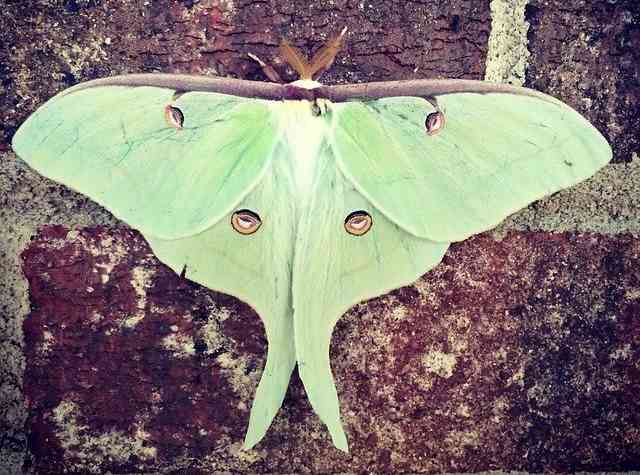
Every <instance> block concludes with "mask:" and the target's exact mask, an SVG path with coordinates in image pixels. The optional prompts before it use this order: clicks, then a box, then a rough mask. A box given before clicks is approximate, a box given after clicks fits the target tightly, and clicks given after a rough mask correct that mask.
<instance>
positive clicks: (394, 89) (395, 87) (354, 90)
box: [314, 79, 561, 104]
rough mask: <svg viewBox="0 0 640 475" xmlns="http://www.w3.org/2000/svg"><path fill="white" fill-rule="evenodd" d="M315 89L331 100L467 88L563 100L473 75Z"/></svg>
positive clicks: (421, 94)
mask: <svg viewBox="0 0 640 475" xmlns="http://www.w3.org/2000/svg"><path fill="white" fill-rule="evenodd" d="M314 92H315V95H316V97H317V98H318V97H322V98H325V99H328V100H330V101H331V102H345V101H354V100H363V101H366V100H372V99H380V98H383V97H401V96H412V97H425V98H427V97H437V96H442V95H445V94H456V93H465V92H467V93H478V94H489V93H498V94H516V95H519V96H530V97H537V98H538V99H543V100H546V101H549V102H553V103H558V104H561V103H560V101H558V100H557V99H555V98H554V97H551V96H549V95H547V94H544V93H542V92H539V91H536V90H534V89H528V88H526V87H519V86H512V85H510V84H500V83H495V82H488V81H476V80H472V79H411V80H406V81H380V82H368V83H361V84H343V85H336V86H321V87H319V88H318V89H315V90H314Z"/></svg>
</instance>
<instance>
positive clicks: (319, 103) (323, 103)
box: [311, 97, 331, 117]
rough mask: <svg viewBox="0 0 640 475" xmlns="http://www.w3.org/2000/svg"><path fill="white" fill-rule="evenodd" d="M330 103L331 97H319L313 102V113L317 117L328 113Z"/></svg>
mask: <svg viewBox="0 0 640 475" xmlns="http://www.w3.org/2000/svg"><path fill="white" fill-rule="evenodd" d="M330 103H331V101H330V100H329V99H324V98H322V97H318V98H317V99H315V100H314V101H313V103H312V104H311V113H312V114H313V115H314V116H316V117H318V116H320V115H325V114H327V113H328V112H329V104H330Z"/></svg>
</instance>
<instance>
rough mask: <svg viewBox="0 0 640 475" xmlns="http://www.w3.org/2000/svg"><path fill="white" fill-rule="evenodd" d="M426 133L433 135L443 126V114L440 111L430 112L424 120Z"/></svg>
mask: <svg viewBox="0 0 640 475" xmlns="http://www.w3.org/2000/svg"><path fill="white" fill-rule="evenodd" d="M424 127H425V129H426V131H427V135H435V134H437V133H438V132H440V131H441V130H442V129H443V128H444V114H443V113H442V112H440V111H437V112H432V113H431V114H429V115H428V116H427V118H426V119H425V121H424Z"/></svg>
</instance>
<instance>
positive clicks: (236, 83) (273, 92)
mask: <svg viewBox="0 0 640 475" xmlns="http://www.w3.org/2000/svg"><path fill="white" fill-rule="evenodd" d="M101 86H128V87H141V86H153V87H165V88H167V89H173V90H175V91H181V92H190V91H202V92H217V93H220V94H230V95H234V96H239V97H250V98H257V99H271V100H287V99H289V100H302V99H306V100H310V101H312V100H314V99H320V98H321V99H328V100H330V101H332V102H346V101H366V100H373V99H380V98H382V97H399V96H413V97H436V96H441V95H444V94H455V93H464V92H472V93H480V94H487V93H503V94H517V95H521V96H530V97H537V98H539V99H543V100H546V101H549V102H555V103H558V104H560V101H558V100H557V99H555V98H553V97H551V96H548V95H547V94H544V93H542V92H539V91H536V90H533V89H528V88H525V87H518V86H511V85H508V84H499V83H493V82H487V81H475V80H471V79H412V80H407V81H381V82H369V83H359V84H343V85H335V86H324V85H323V86H320V87H318V88H315V89H304V88H301V87H297V86H294V85H293V84H278V83H273V82H261V81H247V80H244V79H232V78H218V77H210V76H193V75H187V74H164V73H147V74H127V75H122V76H112V77H108V78H102V79H94V80H92V81H87V82H83V83H80V84H77V85H75V86H73V87H71V88H69V89H67V90H65V91H64V92H62V93H61V95H67V94H72V93H74V92H77V91H81V90H83V89H88V88H91V87H101Z"/></svg>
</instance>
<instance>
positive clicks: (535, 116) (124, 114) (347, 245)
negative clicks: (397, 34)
mask: <svg viewBox="0 0 640 475" xmlns="http://www.w3.org/2000/svg"><path fill="white" fill-rule="evenodd" d="M343 34H344V30H343V32H342V33H341V34H340V35H338V36H337V37H336V38H334V39H333V40H331V42H329V44H328V45H327V47H325V48H323V49H322V50H321V51H320V52H319V53H318V54H316V56H314V58H313V60H312V61H311V63H308V62H307V61H306V59H305V58H304V57H303V56H302V55H301V54H300V53H299V52H298V51H297V50H295V49H294V48H292V47H290V46H289V45H288V44H286V43H285V44H283V47H282V52H283V54H284V55H285V56H286V57H287V60H288V61H289V62H290V63H291V65H292V66H293V67H294V68H295V69H296V70H297V71H298V72H299V73H300V76H301V79H300V80H298V81H295V82H293V83H290V84H279V83H276V82H270V83H261V82H253V81H242V80H234V79H220V78H209V77H200V76H183V75H168V74H140V75H130V76H118V77H113V78H106V79H99V80H95V81H89V82H87V83H83V84H80V85H78V86H75V87H72V88H71V89H68V90H66V91H64V92H62V93H60V94H58V95H57V96H55V97H54V98H53V99H51V100H49V101H48V102H47V103H46V104H44V105H43V106H42V107H41V108H40V109H38V110H37V111H36V112H35V113H34V114H33V115H32V116H31V117H30V118H29V119H28V120H27V121H26V122H25V123H24V124H23V125H22V126H21V127H20V129H19V130H18V131H17V132H16V134H15V137H14V139H13V148H14V150H15V151H16V153H17V154H18V155H19V156H20V157H21V158H22V159H24V160H25V161H26V162H27V163H28V164H29V165H30V166H31V167H32V168H34V169H35V170H37V171H38V172H40V173H41V174H43V175H45V176H47V177H49V178H51V179H53V180H56V181H58V182H60V183H63V184H65V185H67V186H69V187H70V188H73V189H75V190H77V191H80V192H81V193H84V194H85V195H87V196H89V197H90V198H92V199H94V200H95V201H97V202H98V203H100V204H101V205H103V206H104V207H105V208H107V209H108V210H109V211H111V212H112V213H113V214H114V215H115V216H117V217H118V218H120V219H122V220H124V221H126V222H127V223H129V224H130V225H131V226H132V227H134V228H136V229H138V230H139V231H140V232H141V233H142V234H143V235H144V236H145V238H146V239H147V241H148V242H149V244H150V245H151V247H152V248H153V251H154V253H155V254H156V255H157V257H158V258H159V259H160V260H161V261H162V262H164V263H165V264H167V265H168V266H170V267H171V268H172V269H173V270H174V271H176V272H178V273H180V272H182V271H183V269H185V268H186V277H188V278H189V279H191V280H193V281H195V282H198V283H200V284H202V285H205V286H207V287H209V288H211V289H215V290H218V291H222V292H225V293H228V294H231V295H233V296H235V297H237V298H239V299H241V300H243V301H245V302H247V303H248V304H250V305H251V306H252V307H253V308H254V309H255V310H256V311H257V313H258V314H259V315H260V317H261V319H262V321H263V323H264V326H265V331H266V336H267V339H268V344H269V348H268V356H267V362H266V366H265V368H264V371H263V374H262V379H261V380H260V384H259V385H258V388H257V391H256V395H255V399H254V403H253V407H252V409H251V415H250V419H249V427H248V430H247V434H246V438H245V446H246V447H253V446H254V445H255V444H256V443H258V442H259V441H260V440H261V439H262V437H263V436H264V435H265V433H266V431H267V429H268V427H269V425H270V424H271V421H272V420H273V418H274V417H275V415H276V413H277V411H278V409H279V408H280V405H281V403H282V400H283V397H284V395H285V391H286V389H287V386H288V384H289V378H290V375H291V372H292V370H293V368H294V366H295V365H296V364H297V365H298V371H299V373H300V377H301V379H302V381H303V383H304V387H305V389H306V391H307V394H308V397H309V400H310V402H311V405H312V406H313V409H314V410H315V412H316V413H317V414H318V416H319V417H320V419H321V420H322V421H323V422H324V423H325V424H326V425H327V427H328V429H329V432H330V434H331V438H332V440H333V443H334V444H335V446H336V447H338V448H339V449H341V450H344V451H346V450H347V439H346V436H345V433H344V430H343V428H342V424H341V422H340V409H339V405H338V397H337V393H336V389H335V386H334V382H333V376H332V374H331V367H330V361H329V345H330V342H331V333H332V329H333V327H334V325H335V323H336V321H337V320H338V318H340V316H341V315H342V314H343V313H345V312H346V311H347V310H348V309H349V308H350V307H351V306H352V305H354V304H356V303H358V302H360V301H362V300H365V299H368V298H371V297H375V296H378V295H381V294H383V293H385V292H388V291H390V290H392V289H395V288H398V287H401V286H404V285H407V284H410V283H412V282H414V281H415V280H416V279H418V278H419V277H420V276H421V275H423V274H424V273H425V272H427V271H428V270H429V269H431V268H433V267H434V266H435V265H437V264H438V262H440V260H441V258H442V256H443V255H444V253H445V251H446V250H447V247H448V246H449V243H450V242H453V241H461V240H463V239H466V238H467V237H469V236H471V235H473V234H476V233H479V232H482V231H485V230H487V229H490V228H491V227H493V226H495V225H496V224H498V223H499V222H500V221H501V220H502V219H504V218H505V217H506V216H507V215H509V214H511V213H513V212H515V211H517V210H518V209H520V208H522V207H524V206H526V205H527V204H529V203H531V202H532V201H534V200H537V199H540V198H542V197H544V196H546V195H549V194H551V193H554V192H556V191H558V190H560V189H562V188H566V187H569V186H572V185H574V184H576V183H578V182H580V181H582V180H584V179H586V178H588V177H590V176H591V175H593V174H594V173H595V172H596V171H597V170H598V169H600V168H601V167H603V166H604V165H605V164H606V163H607V162H608V161H609V160H610V159H611V148H610V147H609V145H608V143H607V141H606V140H605V139H604V138H603V137H602V135H600V133H599V132H598V131H597V130H596V129H595V128H594V127H593V126H592V125H591V124H589V122H588V121H587V120H585V119H584V118H583V117H582V116H581V115H580V114H578V113H577V112H576V111H574V110H573V109H571V108H570V107H569V106H567V105H566V104H564V103H562V102H560V101H558V100H556V99H554V98H552V97H550V96H547V95H545V94H542V93H540V92H537V91H533V90H530V89H525V88H519V87H512V86H507V85H499V84H492V83H485V82H480V81H467V80H413V81H397V82H382V83H368V84H354V85H345V86H324V85H321V84H320V83H318V82H316V81H314V80H313V79H312V78H313V77H314V76H315V77H317V75H318V74H320V73H322V72H323V71H324V70H326V69H327V68H328V67H329V66H330V64H331V63H332V61H333V58H334V56H335V54H336V53H337V51H338V48H339V46H340V42H341V40H342V36H343ZM261 64H262V65H263V69H264V70H265V72H266V73H267V75H268V76H269V77H270V78H272V79H274V78H275V79H276V80H277V79H278V78H277V74H275V72H274V71H273V70H272V69H269V68H268V67H267V66H266V65H264V63H261Z"/></svg>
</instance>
